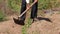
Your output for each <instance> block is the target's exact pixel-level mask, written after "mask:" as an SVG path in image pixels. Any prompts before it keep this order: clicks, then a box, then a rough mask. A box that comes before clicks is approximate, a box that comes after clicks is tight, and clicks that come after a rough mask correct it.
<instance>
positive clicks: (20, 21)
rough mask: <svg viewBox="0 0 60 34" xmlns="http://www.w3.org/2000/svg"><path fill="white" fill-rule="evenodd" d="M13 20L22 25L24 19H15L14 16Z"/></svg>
mask: <svg viewBox="0 0 60 34" xmlns="http://www.w3.org/2000/svg"><path fill="white" fill-rule="evenodd" d="M13 20H14V22H15V23H16V24H19V25H24V21H23V20H19V19H16V18H13Z"/></svg>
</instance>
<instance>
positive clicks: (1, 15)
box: [0, 10, 5, 21]
mask: <svg viewBox="0 0 60 34" xmlns="http://www.w3.org/2000/svg"><path fill="white" fill-rule="evenodd" d="M4 17H5V15H4V14H3V12H2V11H1V10H0V21H3V20H4Z"/></svg>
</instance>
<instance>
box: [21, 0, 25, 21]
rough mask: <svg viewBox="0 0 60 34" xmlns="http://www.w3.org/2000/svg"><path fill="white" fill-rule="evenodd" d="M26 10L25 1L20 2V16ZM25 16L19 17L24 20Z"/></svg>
mask: <svg viewBox="0 0 60 34" xmlns="http://www.w3.org/2000/svg"><path fill="white" fill-rule="evenodd" d="M25 10H26V0H22V5H21V12H20V14H22V13H23V12H24V11H25ZM25 15H26V14H24V15H23V16H22V17H20V18H21V19H23V20H25Z"/></svg>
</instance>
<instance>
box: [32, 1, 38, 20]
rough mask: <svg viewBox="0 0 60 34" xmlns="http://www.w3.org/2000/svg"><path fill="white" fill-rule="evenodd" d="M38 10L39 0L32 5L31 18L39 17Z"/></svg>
mask: <svg viewBox="0 0 60 34" xmlns="http://www.w3.org/2000/svg"><path fill="white" fill-rule="evenodd" d="M32 2H34V0H32ZM37 10H38V2H36V3H35V4H34V5H33V6H32V10H31V18H32V19H34V18H37Z"/></svg>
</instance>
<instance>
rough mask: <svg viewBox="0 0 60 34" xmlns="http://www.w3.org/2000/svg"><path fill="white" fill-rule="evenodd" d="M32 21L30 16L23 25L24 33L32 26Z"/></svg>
mask: <svg viewBox="0 0 60 34" xmlns="http://www.w3.org/2000/svg"><path fill="white" fill-rule="evenodd" d="M31 23H32V22H31V19H30V18H29V19H28V21H27V22H26V24H25V25H24V26H23V27H22V34H27V29H28V28H29V27H30V25H31Z"/></svg>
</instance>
